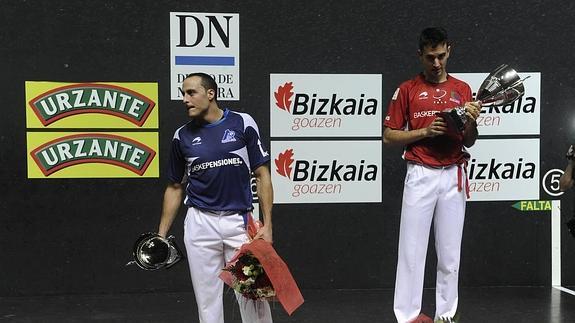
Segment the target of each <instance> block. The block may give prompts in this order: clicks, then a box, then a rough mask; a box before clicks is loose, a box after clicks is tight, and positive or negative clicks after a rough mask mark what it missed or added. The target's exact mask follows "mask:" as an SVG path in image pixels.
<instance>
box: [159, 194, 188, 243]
mask: <svg viewBox="0 0 575 323" xmlns="http://www.w3.org/2000/svg"><path fill="white" fill-rule="evenodd" d="M183 196H184V186H183V185H182V184H180V183H170V184H168V186H167V187H166V191H165V192H164V202H163V204H162V216H161V218H160V225H159V227H158V234H159V235H161V236H162V237H166V235H167V234H168V231H169V230H170V227H171V226H172V223H173V222H174V219H175V218H176V215H177V214H178V210H179V209H180V205H181V204H182V198H183Z"/></svg>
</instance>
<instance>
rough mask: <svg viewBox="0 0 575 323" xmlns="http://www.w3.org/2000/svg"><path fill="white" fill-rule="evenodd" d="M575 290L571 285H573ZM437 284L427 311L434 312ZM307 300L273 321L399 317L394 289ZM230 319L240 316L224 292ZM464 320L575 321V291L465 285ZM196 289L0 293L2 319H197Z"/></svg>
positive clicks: (345, 322) (361, 321) (308, 293)
mask: <svg viewBox="0 0 575 323" xmlns="http://www.w3.org/2000/svg"><path fill="white" fill-rule="evenodd" d="M571 290H573V288H571ZM434 292H435V291H434V290H433V289H426V290H425V292H424V304H423V312H424V313H426V314H427V315H429V316H431V317H433V311H434V297H435V296H434ZM302 293H303V295H304V298H305V303H304V304H303V305H302V307H300V308H299V309H298V310H297V311H296V312H295V313H294V314H293V315H292V316H288V315H287V314H286V313H285V312H284V311H283V308H282V307H281V305H280V304H279V303H273V304H272V312H273V317H274V322H276V323H283V322H286V323H287V322H298V323H323V322H325V323H350V322H358V323H369V322H395V319H394V317H393V309H392V304H393V290H303V291H302ZM224 303H225V316H226V322H230V323H234V322H241V319H240V316H239V311H238V309H237V305H236V303H235V301H234V296H233V294H232V293H231V292H229V291H228V292H226V293H225V301H224ZM459 312H460V322H465V323H475V322H477V323H484V322H520V323H531V322H537V323H556V322H575V295H573V294H571V293H568V292H563V291H559V290H557V289H554V288H551V287H494V288H462V289H461V291H460V302H459ZM196 313H197V312H196V305H195V302H194V295H193V293H191V292H190V293H147V294H121V295H117V294H115V295H66V296H44V297H33V298H21V297H10V298H0V322H42V323H44V322H46V323H50V322H58V323H62V322H153V323H162V322H172V323H173V322H198V319H197V314H196Z"/></svg>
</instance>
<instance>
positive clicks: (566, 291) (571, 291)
mask: <svg viewBox="0 0 575 323" xmlns="http://www.w3.org/2000/svg"><path fill="white" fill-rule="evenodd" d="M553 288H555V289H558V290H560V291H562V292H565V293H567V294H571V295H573V296H575V291H573V290H570V289H569V288H565V287H563V286H553Z"/></svg>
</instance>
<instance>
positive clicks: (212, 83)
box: [186, 73, 218, 98]
mask: <svg viewBox="0 0 575 323" xmlns="http://www.w3.org/2000/svg"><path fill="white" fill-rule="evenodd" d="M194 76H196V77H199V78H201V79H202V81H201V84H202V87H203V88H204V89H206V91H207V90H210V89H211V90H214V92H215V93H216V96H215V97H216V98H217V96H218V83H216V80H214V78H213V77H212V76H211V75H210V74H206V73H192V74H189V75H188V76H186V79H189V78H190V77H194Z"/></svg>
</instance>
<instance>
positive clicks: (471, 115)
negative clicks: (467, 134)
mask: <svg viewBox="0 0 575 323" xmlns="http://www.w3.org/2000/svg"><path fill="white" fill-rule="evenodd" d="M464 107H465V115H466V116H467V122H468V123H474V122H475V120H477V118H478V117H479V114H480V113H481V101H473V102H466V103H465V105H464Z"/></svg>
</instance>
